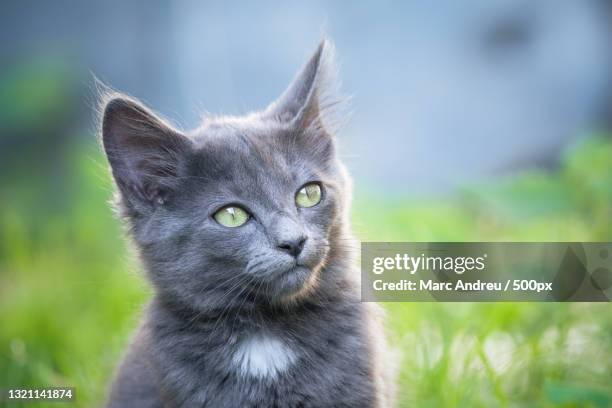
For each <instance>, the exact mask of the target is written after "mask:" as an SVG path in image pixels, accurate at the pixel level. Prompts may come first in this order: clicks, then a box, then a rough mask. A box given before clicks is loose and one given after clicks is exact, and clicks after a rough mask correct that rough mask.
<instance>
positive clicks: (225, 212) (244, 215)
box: [213, 205, 249, 228]
mask: <svg viewBox="0 0 612 408" xmlns="http://www.w3.org/2000/svg"><path fill="white" fill-rule="evenodd" d="M213 217H214V218H215V221H217V222H218V223H219V224H221V225H223V226H224V227H230V228H236V227H239V226H241V225H243V224H244V223H245V222H247V221H248V220H249V213H248V212H246V211H245V210H243V209H242V208H240V207H238V206H235V205H228V206H227V207H223V208H222V209H220V210H219V211H217V212H216V213H215V215H214V216H213Z"/></svg>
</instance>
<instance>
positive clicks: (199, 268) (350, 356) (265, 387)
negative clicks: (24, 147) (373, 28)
mask: <svg viewBox="0 0 612 408" xmlns="http://www.w3.org/2000/svg"><path fill="white" fill-rule="evenodd" d="M332 53H333V52H332V47H331V45H330V44H329V43H328V42H325V41H324V42H322V43H321V45H320V46H319V47H318V49H317V51H316V52H315V54H314V55H313V56H312V58H311V59H310V61H309V62H308V63H307V64H306V66H305V67H304V68H303V69H302V70H301V71H300V72H299V74H298V75H297V76H296V78H295V79H294V81H293V83H292V84H291V85H290V86H289V88H288V89H287V90H286V91H285V92H284V93H283V95H282V96H281V97H280V98H279V99H278V100H277V101H276V102H274V103H273V104H272V105H271V106H269V107H268V108H267V109H265V110H263V111H261V112H257V113H253V114H250V115H248V116H246V117H216V118H207V119H206V120H205V122H204V123H203V125H202V126H201V127H200V128H198V129H196V130H194V131H192V132H189V133H182V132H180V131H178V130H176V129H174V128H172V127H171V126H170V125H169V124H168V123H166V122H165V121H163V120H162V119H160V118H159V117H157V116H155V115H154V114H153V113H152V112H151V111H150V110H148V109H147V108H145V107H144V106H143V105H141V104H139V103H138V102H136V101H135V100H133V99H130V98H128V97H125V96H122V95H118V94H112V95H109V96H108V97H107V98H105V99H104V104H105V105H104V109H103V116H102V140H103V144H104V150H105V152H106V154H107V157H108V160H109V162H110V165H111V168H112V174H113V177H114V179H115V182H116V184H117V187H118V191H119V194H118V195H119V201H118V207H119V210H120V212H121V214H122V216H123V217H124V218H125V219H126V221H127V224H128V225H129V228H130V231H131V235H132V237H133V240H134V241H135V244H136V247H137V248H138V251H139V254H140V257H141V259H142V262H143V263H144V266H145V268H146V272H147V276H148V278H149V279H150V281H151V282H152V284H153V287H154V289H155V294H154V296H153V299H152V300H151V302H150V304H149V305H148V307H147V310H146V313H145V316H144V318H143V321H142V324H141V325H140V328H139V329H138V331H137V333H136V335H135V337H134V339H133V342H132V344H131V346H130V348H129V350H128V352H127V354H126V356H125V358H124V360H123V363H122V364H121V366H120V368H119V371H118V373H117V376H116V379H115V381H114V383H113V385H112V388H111V392H110V397H109V401H108V406H109V407H232V408H233V407H386V406H389V405H391V402H390V396H391V394H392V390H391V388H392V384H391V383H390V381H389V377H388V376H387V374H386V373H387V370H386V367H384V366H385V364H384V363H383V350H384V344H383V342H384V337H383V336H382V326H381V325H380V324H379V317H378V315H379V312H378V309H377V308H376V306H375V305H373V304H368V303H361V302H360V295H359V281H358V271H357V268H356V266H355V254H354V247H355V241H354V240H353V238H352V236H351V233H350V230H349V222H348V214H349V201H350V182H349V180H348V177H347V173H346V171H345V169H344V167H343V166H342V164H341V163H340V162H339V161H338V158H337V156H336V153H335V146H334V138H333V137H332V135H331V133H332V129H331V128H330V123H332V121H331V120H330V119H332V116H331V114H332V113H333V111H334V110H335V108H336V107H337V104H336V102H337V100H334V99H333V94H332V93H331V91H333V88H334V87H333V83H332V82H331V80H332V78H331V74H333V69H332V66H331V63H332V59H333V56H332Z"/></svg>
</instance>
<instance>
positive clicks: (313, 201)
mask: <svg viewBox="0 0 612 408" xmlns="http://www.w3.org/2000/svg"><path fill="white" fill-rule="evenodd" d="M320 201H321V185H319V183H309V184H306V185H305V186H304V187H302V188H300V190H299V191H298V192H297V194H296V195H295V203H296V204H297V205H298V207H303V208H308V207H313V206H315V205H317V204H319V202H320Z"/></svg>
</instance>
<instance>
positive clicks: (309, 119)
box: [264, 39, 349, 134]
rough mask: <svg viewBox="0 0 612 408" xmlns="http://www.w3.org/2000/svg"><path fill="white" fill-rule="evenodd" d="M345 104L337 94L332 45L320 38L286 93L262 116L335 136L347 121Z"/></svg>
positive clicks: (344, 100) (338, 86) (346, 105)
mask: <svg viewBox="0 0 612 408" xmlns="http://www.w3.org/2000/svg"><path fill="white" fill-rule="evenodd" d="M348 101H349V98H347V97H345V96H343V95H342V94H341V92H340V82H339V80H338V67H337V64H336V59H335V48H334V45H333V44H332V43H331V42H330V41H329V40H327V39H323V40H322V41H321V43H320V44H319V46H318V47H317V49H316V51H315V52H314V54H313V55H312V57H311V58H310V60H309V61H308V62H307V63H306V65H304V67H303V68H302V69H301V70H300V71H299V72H298V74H297V75H296V77H295V78H294V79H293V81H292V82H291V84H290V85H289V87H288V88H287V89H286V90H285V92H283V94H282V95H281V96H280V97H279V98H278V99H277V100H276V101H275V102H273V103H272V104H271V105H270V106H269V107H268V108H267V109H266V110H265V111H264V117H272V118H274V119H275V120H278V121H280V122H285V123H293V124H295V125H296V126H298V127H299V128H302V129H306V128H310V127H321V128H322V130H325V131H326V132H327V133H330V134H335V133H336V132H338V131H339V130H340V128H341V127H342V125H343V124H344V123H345V122H346V117H347V116H348V115H347V110H348Z"/></svg>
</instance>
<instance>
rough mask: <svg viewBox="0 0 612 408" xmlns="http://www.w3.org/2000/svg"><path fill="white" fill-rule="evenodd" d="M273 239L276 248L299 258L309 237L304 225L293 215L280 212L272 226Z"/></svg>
mask: <svg viewBox="0 0 612 408" xmlns="http://www.w3.org/2000/svg"><path fill="white" fill-rule="evenodd" d="M271 234H272V241H273V242H274V244H275V245H276V248H277V249H278V250H280V251H282V252H285V253H287V254H289V255H291V256H293V257H295V258H297V257H298V256H299V255H300V254H301V253H302V250H303V249H304V245H305V244H306V240H307V239H308V238H307V236H306V234H305V231H304V229H303V228H302V226H301V225H300V224H299V223H298V222H297V221H296V220H294V219H293V218H292V217H290V216H287V215H285V214H279V215H278V216H277V217H276V218H275V220H274V222H273V224H272V228H271Z"/></svg>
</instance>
